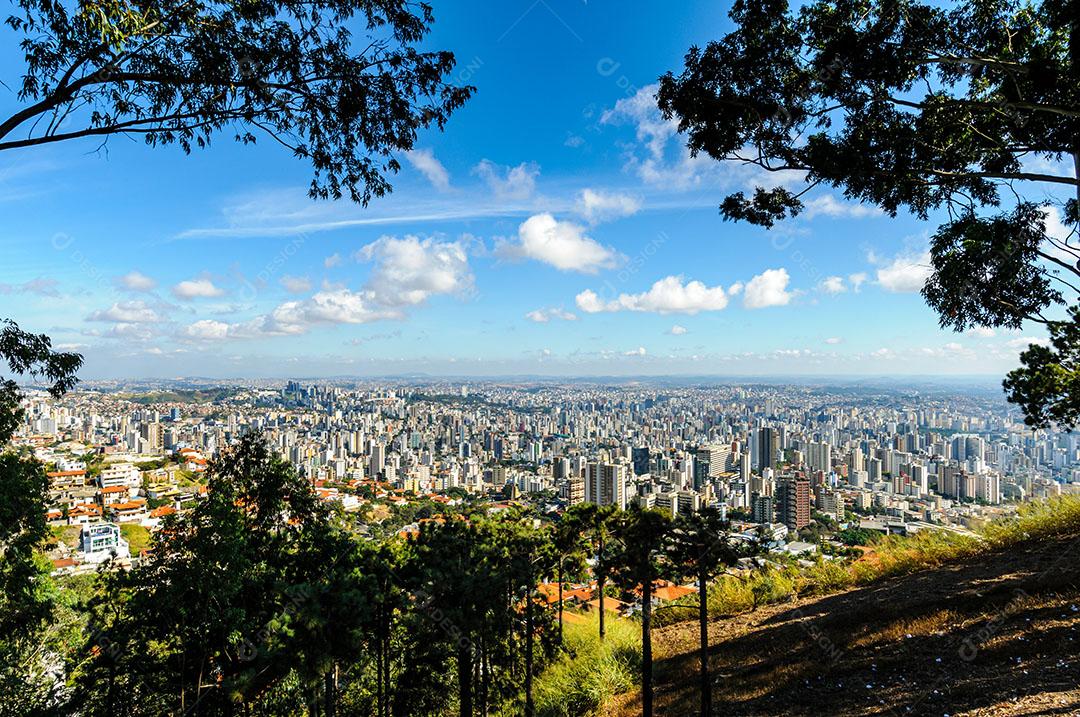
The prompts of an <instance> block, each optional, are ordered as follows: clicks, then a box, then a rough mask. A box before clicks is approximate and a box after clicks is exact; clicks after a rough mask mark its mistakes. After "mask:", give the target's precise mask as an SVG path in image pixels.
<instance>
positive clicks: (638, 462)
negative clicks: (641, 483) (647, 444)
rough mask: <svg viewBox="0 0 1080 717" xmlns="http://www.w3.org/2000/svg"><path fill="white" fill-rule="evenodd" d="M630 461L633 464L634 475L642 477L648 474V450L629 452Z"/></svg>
mask: <svg viewBox="0 0 1080 717" xmlns="http://www.w3.org/2000/svg"><path fill="white" fill-rule="evenodd" d="M630 460H631V461H632V462H633V464H634V475H636V476H643V475H645V474H646V473H648V472H649V449H648V448H635V449H633V450H632V451H631V452H630Z"/></svg>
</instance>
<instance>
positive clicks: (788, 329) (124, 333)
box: [0, 2, 1064, 379]
mask: <svg viewBox="0 0 1080 717" xmlns="http://www.w3.org/2000/svg"><path fill="white" fill-rule="evenodd" d="M480 9H481V6H480V5H479V4H478V3H474V2H470V3H461V4H455V5H454V6H445V7H440V8H439V9H438V13H437V16H438V17H437V19H438V22H437V23H436V25H435V31H434V33H433V36H432V38H431V41H432V43H433V44H434V45H435V46H445V47H448V48H452V49H453V50H454V51H455V53H456V55H457V58H458V66H457V69H456V70H455V72H456V76H455V78H454V79H455V81H459V82H462V83H471V84H473V85H475V86H476V87H477V88H478V93H477V95H476V97H475V98H474V99H473V100H472V101H471V102H470V103H469V104H468V105H467V106H466V107H464V108H463V109H462V110H461V111H460V112H459V113H458V114H456V115H455V116H454V117H453V119H452V120H451V121H450V124H449V126H448V128H447V132H446V133H438V132H435V131H429V132H424V133H422V134H421V136H420V138H419V141H418V143H417V147H416V149H415V150H414V151H413V152H412V153H409V154H407V155H405V156H402V157H399V159H400V161H401V163H402V165H403V168H402V171H401V172H400V174H398V175H397V176H396V177H395V178H394V184H395V191H394V193H393V194H392V195H391V196H388V197H386V198H383V199H375V200H373V201H372V203H371V205H370V206H369V207H368V208H366V209H364V208H361V207H359V206H355V205H352V204H350V203H349V202H348V201H344V200H343V201H338V202H314V201H311V200H309V199H308V198H307V197H306V189H305V186H304V183H305V181H306V176H307V168H306V167H305V165H304V164H303V163H301V162H290V161H288V159H287V158H283V157H282V156H281V152H280V151H279V150H280V148H279V147H276V146H271V144H272V143H260V144H258V145H256V146H254V147H251V146H240V145H236V144H234V143H232V142H231V141H228V139H227V138H222V139H221V140H220V141H219V142H217V144H216V145H215V147H214V148H212V149H211V150H209V151H206V152H200V151H195V152H194V153H193V154H192V155H190V156H184V155H183V153H182V152H181V151H180V150H179V149H175V148H170V149H166V150H164V151H157V152H153V154H151V151H150V150H149V149H148V148H146V147H143V146H140V145H139V144H137V143H131V142H126V141H120V140H114V141H112V142H110V143H109V144H107V145H105V146H104V147H103V148H102V147H101V146H100V142H95V141H93V140H92V139H91V140H86V141H73V142H71V143H64V144H62V145H57V146H47V147H42V148H35V149H33V150H13V151H9V152H7V153H5V154H6V156H5V157H3V158H2V160H0V161H2V164H0V206H2V208H3V211H4V213H5V217H6V218H7V221H6V222H5V224H6V226H5V228H4V229H3V231H2V232H0V251H3V252H4V255H5V257H6V260H7V265H6V267H5V275H4V278H3V282H0V296H2V297H3V298H2V301H3V303H4V306H5V309H6V311H5V312H4V313H5V314H6V315H11V316H17V317H18V318H19V321H20V323H21V324H22V325H23V326H24V327H25V328H27V329H29V330H33V331H41V332H46V333H48V334H49V335H51V336H52V337H53V340H54V342H55V344H56V345H58V346H59V347H61V348H64V349H68V350H75V351H79V352H81V353H83V354H84V355H85V357H86V363H85V366H84V368H83V370H82V372H81V375H82V376H83V377H85V378H103V379H110V378H119V377H148V378H149V377H171V376H185V375H202V376H211V377H223V378H224V377H239V376H244V375H250V376H264V375H274V376H281V377H287V376H292V375H304V376H312V377H319V376H332V375H341V374H355V375H360V376H378V375H388V374H390V375H392V374H402V373H405V374H408V373H417V372H422V373H427V374H432V375H477V376H480V375H483V376H501V375H537V376H542V375H551V376H589V375H611V376H631V375H743V376H751V375H761V376H765V375H768V376H784V375H800V374H813V375H886V374H889V375H930V374H933V375H961V374H962V375H984V374H985V375H988V376H1001V375H1003V374H1004V373H1005V372H1007V371H1008V370H1010V369H1012V368H1014V367H1015V366H1016V365H1017V363H1018V362H1017V355H1018V354H1019V352H1020V351H1022V350H1023V349H1024V348H1026V347H1027V346H1028V345H1029V343H1031V342H1033V341H1034V342H1041V341H1045V334H1044V332H1041V331H1039V330H1034V329H1033V330H1025V331H1011V332H1010V331H1004V330H1001V329H998V330H991V329H977V330H973V331H969V332H968V333H965V334H955V333H953V332H951V331H944V330H941V329H939V328H938V321H937V316H936V314H935V313H934V312H933V311H932V310H931V309H929V308H928V307H927V306H926V305H925V304H924V302H923V300H922V297H921V296H919V294H918V290H919V288H920V287H921V285H922V282H923V281H924V280H925V278H926V276H927V275H928V274H929V267H928V261H929V260H928V255H927V253H926V252H927V241H928V235H929V233H930V232H932V231H933V228H934V227H935V226H936V225H937V224H938V223H939V222H940V220H941V219H942V217H941V216H940V215H938V214H931V216H930V217H929V219H928V220H927V221H925V222H924V221H919V220H917V219H916V218H914V217H912V216H910V215H908V214H906V213H901V214H900V215H899V216H898V217H896V218H888V217H886V216H883V215H882V214H881V213H880V212H879V211H878V210H877V209H874V208H872V207H869V206H865V205H860V204H855V203H851V202H848V201H846V200H844V199H843V197H842V196H840V195H839V194H838V193H836V192H835V191H822V190H815V192H813V193H811V194H810V195H808V205H807V207H808V208H807V211H805V212H804V213H803V214H802V215H801V216H800V217H799V218H798V219H796V220H793V221H790V222H787V223H785V224H783V225H779V226H777V227H776V228H774V229H773V230H772V231H766V230H764V229H761V228H757V227H753V226H749V225H743V224H734V223H727V222H723V221H722V220H721V218H720V216H719V213H718V210H717V205H718V204H719V202H720V200H721V199H722V197H723V195H724V194H725V193H727V192H729V191H732V190H737V189H739V188H744V187H749V186H750V185H751V184H752V183H753V182H755V181H761V179H762V178H761V177H760V176H758V173H755V172H752V171H750V170H748V169H746V168H740V167H732V166H730V165H728V164H723V165H721V164H718V163H715V162H712V161H711V160H709V159H708V158H706V157H704V156H702V157H699V158H691V157H690V156H689V154H688V153H687V151H686V149H685V147H684V145H683V140H682V138H681V137H680V136H679V135H677V134H676V133H675V127H674V125H673V123H672V122H666V121H663V120H662V119H661V118H660V117H659V114H658V111H657V110H656V108H655V103H654V102H653V101H652V94H653V92H654V91H655V82H656V79H657V77H658V76H659V75H660V74H662V73H663V72H665V71H666V70H669V69H675V68H677V67H679V66H680V65H681V62H682V55H683V52H684V51H685V48H686V47H688V46H690V45H692V44H694V43H701V42H703V41H705V40H707V39H708V38H710V37H713V36H715V35H717V34H720V33H722V32H725V31H727V29H729V26H730V21H729V20H728V19H727V18H726V16H725V14H724V12H725V9H724V8H722V7H719V6H717V7H715V8H705V7H680V8H663V9H661V8H648V7H642V8H640V10H639V11H638V12H619V11H618V10H617V8H616V6H615V5H614V4H612V3H604V2H594V3H589V4H581V5H580V6H574V7H567V8H562V7H559V8H557V9H556V8H553V7H552V6H550V5H549V4H547V3H537V4H533V5H531V6H529V8H528V10H527V11H526V7H525V6H521V7H518V6H516V5H513V6H507V7H502V8H498V9H494V10H493V9H490V8H486V7H484V8H483V12H480ZM523 11H524V12H523ZM647 31H648V32H649V33H650V34H652V35H654V36H655V37H656V41H655V42H650V43H642V42H640V41H639V40H638V38H640V37H641V35H642V33H644V32H647ZM17 61H18V57H17V53H14V52H12V51H11V48H9V49H8V50H7V51H6V52H5V54H3V55H0V72H2V73H3V74H4V75H5V76H12V75H14V74H15V73H16V72H17V70H18V66H17ZM526 80H527V81H526ZM539 86H546V87H558V88H560V91H559V92H557V93H552V94H551V95H550V96H547V97H538V96H536V94H535V87H539ZM0 105H11V106H13V107H14V106H16V105H17V102H16V99H15V97H14V95H12V94H4V95H3V96H0ZM30 151H33V155H32V156H31V155H30V154H29V152H30ZM1062 171H1064V170H1062ZM770 179H771V180H772V184H773V185H775V184H776V183H777V182H779V183H781V184H783V183H787V182H792V183H798V182H799V181H801V180H800V177H799V176H796V175H790V176H789V175H781V176H780V177H779V178H777V177H772V178H770ZM118 201H122V202H123V204H124V207H125V208H124V211H123V212H117V203H118ZM16 208H17V209H18V211H15V209H16ZM1049 211H1051V215H1050V220H1051V221H1050V223H1049V227H1048V228H1049V230H1050V231H1051V232H1053V231H1055V227H1057V228H1058V229H1061V225H1060V221H1059V220H1058V218H1057V216H1056V215H1055V214H1053V210H1049ZM301 366H302V367H304V369H303V370H302V371H297V370H296V369H297V368H298V367H301Z"/></svg>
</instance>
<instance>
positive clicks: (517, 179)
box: [473, 159, 540, 200]
mask: <svg viewBox="0 0 1080 717" xmlns="http://www.w3.org/2000/svg"><path fill="white" fill-rule="evenodd" d="M473 174H475V175H477V176H478V177H480V178H481V179H482V180H484V182H485V183H486V184H487V185H488V187H490V188H491V191H492V192H494V193H495V196H496V197H498V198H499V199H519V200H520V199H528V198H529V197H531V196H532V195H533V192H535V191H536V178H537V177H538V176H539V175H540V165H538V164H536V163H535V162H522V163H521V164H519V165H518V166H516V167H504V166H501V165H498V164H495V163H494V162H492V161H491V160H488V159H484V160H481V161H480V163H479V164H477V165H476V166H475V167H473Z"/></svg>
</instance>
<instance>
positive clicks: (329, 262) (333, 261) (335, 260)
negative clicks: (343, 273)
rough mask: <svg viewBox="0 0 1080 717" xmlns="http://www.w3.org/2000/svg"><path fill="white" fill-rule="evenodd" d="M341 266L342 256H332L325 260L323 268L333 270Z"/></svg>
mask: <svg viewBox="0 0 1080 717" xmlns="http://www.w3.org/2000/svg"><path fill="white" fill-rule="evenodd" d="M340 264H341V254H331V255H330V256H328V257H326V258H325V259H323V266H324V267H326V268H327V269H333V268H334V267H335V266H339V265H340Z"/></svg>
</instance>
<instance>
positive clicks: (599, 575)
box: [596, 535, 605, 642]
mask: <svg viewBox="0 0 1080 717" xmlns="http://www.w3.org/2000/svg"><path fill="white" fill-rule="evenodd" d="M603 555H604V536H603V535H601V536H600V551H599V552H598V553H597V554H596V568H597V570H596V587H597V588H598V589H599V590H600V641H601V642H603V641H604V577H605V576H604V571H603V562H602V561H603Z"/></svg>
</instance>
